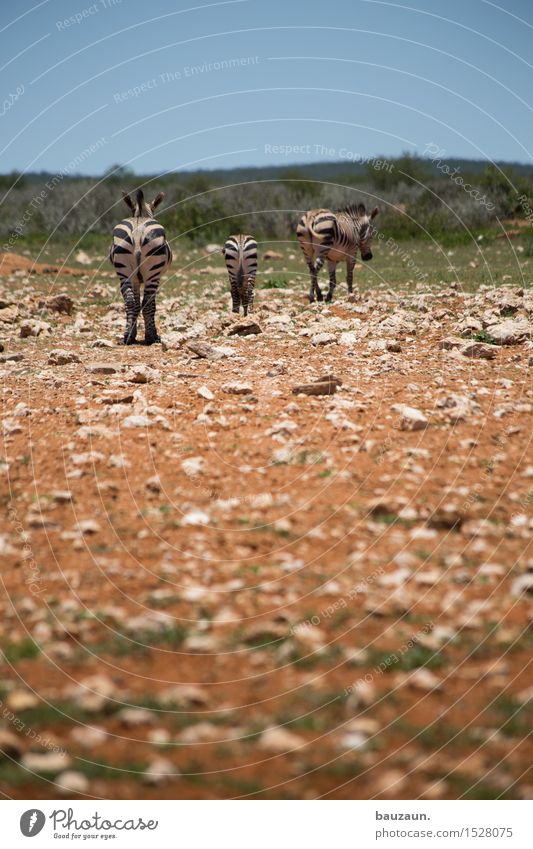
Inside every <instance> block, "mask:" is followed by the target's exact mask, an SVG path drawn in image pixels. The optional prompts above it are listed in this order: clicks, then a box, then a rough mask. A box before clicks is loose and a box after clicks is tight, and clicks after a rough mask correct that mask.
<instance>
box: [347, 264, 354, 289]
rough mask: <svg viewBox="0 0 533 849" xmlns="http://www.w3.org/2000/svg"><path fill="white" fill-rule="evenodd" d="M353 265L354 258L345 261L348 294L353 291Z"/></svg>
mask: <svg viewBox="0 0 533 849" xmlns="http://www.w3.org/2000/svg"><path fill="white" fill-rule="evenodd" d="M354 265H355V259H350V260H348V262H347V263H346V282H347V284H348V292H349V293H350V295H351V294H352V292H353V269H354Z"/></svg>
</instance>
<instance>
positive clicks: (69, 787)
mask: <svg viewBox="0 0 533 849" xmlns="http://www.w3.org/2000/svg"><path fill="white" fill-rule="evenodd" d="M55 784H56V786H57V787H58V789H59V791H60V793H59V795H60V796H62V795H63V794H65V795H71V794H76V793H88V792H89V786H90V785H89V779H88V778H87V777H86V776H85V775H83V773H82V772H76V771H75V770H73V769H67V770H66V771H65V772H61V773H60V774H59V775H58V776H56V778H55Z"/></svg>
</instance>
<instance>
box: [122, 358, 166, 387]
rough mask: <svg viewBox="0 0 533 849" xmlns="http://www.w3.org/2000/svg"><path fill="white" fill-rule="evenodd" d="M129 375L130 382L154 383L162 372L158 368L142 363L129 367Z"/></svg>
mask: <svg viewBox="0 0 533 849" xmlns="http://www.w3.org/2000/svg"><path fill="white" fill-rule="evenodd" d="M127 377H128V380H129V382H130V383H153V382H154V380H159V379H160V377H161V374H160V372H159V371H158V370H157V369H155V368H151V367H150V366H147V365H144V363H140V364H139V365H135V366H132V367H131V368H130V369H129V371H128V374H127Z"/></svg>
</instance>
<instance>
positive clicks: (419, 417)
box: [392, 404, 429, 430]
mask: <svg viewBox="0 0 533 849" xmlns="http://www.w3.org/2000/svg"><path fill="white" fill-rule="evenodd" d="M392 410H393V411H394V412H395V413H399V415H400V430H424V428H426V427H427V426H428V424H429V422H428V420H427V419H426V417H425V415H424V414H423V413H422V412H420V410H417V409H416V407H408V406H407V404H394V406H393V407H392Z"/></svg>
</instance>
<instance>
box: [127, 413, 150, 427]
mask: <svg viewBox="0 0 533 849" xmlns="http://www.w3.org/2000/svg"><path fill="white" fill-rule="evenodd" d="M151 424H152V422H151V420H150V419H149V418H148V416H142V415H135V414H133V415H131V416H127V417H126V418H125V419H124V420H123V422H122V425H123V427H129V428H132V427H150V425H151Z"/></svg>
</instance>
